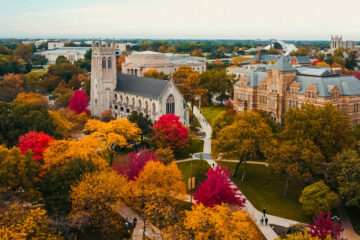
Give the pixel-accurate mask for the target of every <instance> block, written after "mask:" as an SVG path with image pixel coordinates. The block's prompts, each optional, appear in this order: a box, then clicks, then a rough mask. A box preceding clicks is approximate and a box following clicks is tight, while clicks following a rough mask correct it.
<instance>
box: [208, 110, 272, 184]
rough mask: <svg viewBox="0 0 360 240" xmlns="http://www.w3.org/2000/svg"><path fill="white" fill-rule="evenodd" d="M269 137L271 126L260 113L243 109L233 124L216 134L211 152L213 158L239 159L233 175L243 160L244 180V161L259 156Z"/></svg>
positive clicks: (243, 178)
mask: <svg viewBox="0 0 360 240" xmlns="http://www.w3.org/2000/svg"><path fill="white" fill-rule="evenodd" d="M271 138H272V132H271V128H270V127H269V126H268V125H267V124H266V122H265V120H264V119H263V118H262V117H261V115H260V114H259V113H257V112H254V111H244V112H241V113H240V115H239V116H238V117H237V119H236V121H235V122H234V123H233V124H231V125H229V126H227V127H225V128H223V129H222V130H221V131H220V132H219V133H218V134H217V136H216V139H215V140H213V142H212V154H213V157H214V159H218V158H219V157H221V158H230V159H236V160H239V162H238V163H237V164H236V167H235V171H234V174H233V175H234V176H237V172H238V169H239V167H240V165H241V163H243V162H244V173H243V176H242V180H243V181H245V180H246V171H247V170H246V168H247V165H246V161H247V160H248V159H256V158H257V157H258V156H261V154H262V153H263V151H264V149H265V147H266V144H267V143H268V142H269V141H270V140H271Z"/></svg>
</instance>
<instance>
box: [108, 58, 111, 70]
mask: <svg viewBox="0 0 360 240" xmlns="http://www.w3.org/2000/svg"><path fill="white" fill-rule="evenodd" d="M108 68H111V57H109V59H108Z"/></svg>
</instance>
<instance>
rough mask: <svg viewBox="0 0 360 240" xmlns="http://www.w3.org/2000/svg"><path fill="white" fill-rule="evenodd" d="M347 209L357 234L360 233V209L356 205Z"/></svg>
mask: <svg viewBox="0 0 360 240" xmlns="http://www.w3.org/2000/svg"><path fill="white" fill-rule="evenodd" d="M346 211H347V213H348V215H349V217H350V220H351V224H352V225H353V228H354V230H355V232H356V233H357V234H359V235H360V209H359V208H356V207H347V208H346Z"/></svg>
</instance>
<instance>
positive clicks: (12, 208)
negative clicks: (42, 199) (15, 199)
mask: <svg viewBox="0 0 360 240" xmlns="http://www.w3.org/2000/svg"><path fill="white" fill-rule="evenodd" d="M0 239H9V240H10V239H16V240H22V239H36V240H49V239H50V240H61V239H63V238H62V237H61V236H60V234H59V233H58V232H56V230H55V229H53V228H52V227H51V226H50V220H49V218H48V216H47V215H46V211H45V210H43V209H40V208H36V209H26V208H24V207H22V206H20V205H17V204H12V205H7V206H5V207H1V208H0Z"/></svg>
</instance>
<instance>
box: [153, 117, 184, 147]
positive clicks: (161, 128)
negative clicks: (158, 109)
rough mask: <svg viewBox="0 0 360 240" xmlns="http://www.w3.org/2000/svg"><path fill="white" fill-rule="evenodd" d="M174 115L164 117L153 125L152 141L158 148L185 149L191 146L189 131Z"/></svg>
mask: <svg viewBox="0 0 360 240" xmlns="http://www.w3.org/2000/svg"><path fill="white" fill-rule="evenodd" d="M179 119H180V117H178V116H175V115H174V114H166V115H162V116H161V117H160V118H159V120H158V121H156V123H155V124H154V125H153V132H154V136H153V138H152V141H153V142H154V144H155V145H156V146H157V147H158V148H164V147H170V148H171V149H172V150H177V149H183V148H185V147H187V146H188V145H189V136H188V129H187V128H186V127H185V126H184V125H183V124H182V123H181V122H180V121H179Z"/></svg>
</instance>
